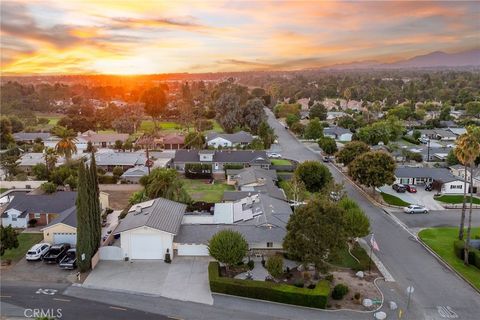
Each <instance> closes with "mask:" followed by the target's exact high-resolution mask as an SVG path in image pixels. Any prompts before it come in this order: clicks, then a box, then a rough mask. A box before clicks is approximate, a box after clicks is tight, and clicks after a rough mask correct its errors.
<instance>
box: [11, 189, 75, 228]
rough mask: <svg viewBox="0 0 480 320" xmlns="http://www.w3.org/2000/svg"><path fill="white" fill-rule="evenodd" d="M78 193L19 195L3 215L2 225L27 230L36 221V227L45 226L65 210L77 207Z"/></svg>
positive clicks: (12, 200) (16, 195)
mask: <svg viewBox="0 0 480 320" xmlns="http://www.w3.org/2000/svg"><path fill="white" fill-rule="evenodd" d="M76 198H77V193H76V192H71V191H62V192H55V193H53V194H32V193H31V192H29V193H18V194H15V196H14V197H13V199H11V201H10V203H9V204H8V206H7V207H6V208H5V210H4V211H3V213H2V225H3V226H8V225H11V226H12V227H14V228H27V227H28V222H29V221H30V220H32V219H35V220H36V221H37V222H36V225H39V226H45V225H47V224H49V223H50V222H51V221H52V220H54V219H55V218H56V217H57V216H58V215H59V214H60V213H61V212H63V211H64V210H66V209H68V208H71V207H73V206H75V200H76Z"/></svg>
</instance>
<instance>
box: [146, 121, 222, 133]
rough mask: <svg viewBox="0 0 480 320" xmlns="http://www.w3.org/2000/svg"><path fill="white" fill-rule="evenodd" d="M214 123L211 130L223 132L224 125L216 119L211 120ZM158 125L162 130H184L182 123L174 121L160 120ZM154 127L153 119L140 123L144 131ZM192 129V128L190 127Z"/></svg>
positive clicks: (149, 130)
mask: <svg viewBox="0 0 480 320" xmlns="http://www.w3.org/2000/svg"><path fill="white" fill-rule="evenodd" d="M210 121H211V122H212V124H213V129H212V130H209V131H214V132H223V129H222V127H220V125H219V124H218V122H217V121H216V120H210ZM158 126H159V127H160V130H161V131H162V132H182V131H183V127H182V125H181V124H179V123H177V122H174V121H161V122H158ZM153 128H154V123H153V121H152V120H143V121H142V123H141V124H140V129H139V131H142V132H152V131H153ZM190 129H191V128H190Z"/></svg>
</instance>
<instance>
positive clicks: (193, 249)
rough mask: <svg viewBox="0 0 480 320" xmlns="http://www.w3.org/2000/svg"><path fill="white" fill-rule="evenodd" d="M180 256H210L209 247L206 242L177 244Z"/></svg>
mask: <svg viewBox="0 0 480 320" xmlns="http://www.w3.org/2000/svg"><path fill="white" fill-rule="evenodd" d="M177 254H178V255H179V256H208V255H209V254H208V247H207V246H206V245H204V244H177Z"/></svg>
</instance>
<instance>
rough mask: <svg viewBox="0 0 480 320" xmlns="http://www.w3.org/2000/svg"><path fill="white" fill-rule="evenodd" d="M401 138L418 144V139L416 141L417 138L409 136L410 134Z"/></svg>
mask: <svg viewBox="0 0 480 320" xmlns="http://www.w3.org/2000/svg"><path fill="white" fill-rule="evenodd" d="M402 139H403V140H405V141H407V142H410V143H413V144H417V145H418V144H420V141H418V139H415V138H414V137H411V136H403V137H402Z"/></svg>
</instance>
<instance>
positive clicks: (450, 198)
mask: <svg viewBox="0 0 480 320" xmlns="http://www.w3.org/2000/svg"><path fill="white" fill-rule="evenodd" d="M435 200H437V201H441V202H445V203H463V195H444V196H440V197H437V198H435ZM467 203H470V197H468V196H467ZM473 203H474V204H480V199H479V198H476V197H473Z"/></svg>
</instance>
